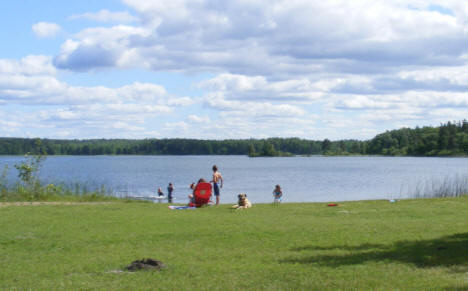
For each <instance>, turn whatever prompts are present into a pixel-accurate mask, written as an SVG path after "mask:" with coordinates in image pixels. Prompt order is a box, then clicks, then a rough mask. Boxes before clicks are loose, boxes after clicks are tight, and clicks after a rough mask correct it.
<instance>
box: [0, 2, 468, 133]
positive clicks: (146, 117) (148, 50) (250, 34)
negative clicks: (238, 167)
mask: <svg viewBox="0 0 468 291" xmlns="http://www.w3.org/2000/svg"><path fill="white" fill-rule="evenodd" d="M0 43H1V45H0V136H3V137H40V138H58V139H89V138H128V139H142V138H197V139H232V138H234V139H243V138H267V137H299V138H305V139H313V140H323V139H325V138H328V139H331V140H339V139H360V140H365V139H370V138H372V137H374V136H375V135H376V134H378V133H382V132H384V131H386V130H391V129H398V128H401V127H415V126H438V125H440V123H445V122H447V121H453V120H462V119H465V118H467V117H468V93H467V92H468V63H467V62H468V1H465V0H443V1H442V0H437V1H435V0H434V1H432V0H426V1H420V0H411V1H405V0H355V1H349V0H328V1H322V0H284V1H283V0H248V1H246V0H237V1H218V0H212V1H210V0H171V1H156V0H99V1H94V0H93V1H91V0H80V1H63V0H22V1H12V0H9V1H4V3H2V9H1V10H0Z"/></svg>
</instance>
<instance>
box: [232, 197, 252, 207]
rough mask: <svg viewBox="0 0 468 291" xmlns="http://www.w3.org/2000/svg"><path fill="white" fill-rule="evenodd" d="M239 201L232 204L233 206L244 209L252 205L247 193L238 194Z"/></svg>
mask: <svg viewBox="0 0 468 291" xmlns="http://www.w3.org/2000/svg"><path fill="white" fill-rule="evenodd" d="M237 198H238V201H237V204H235V205H232V208H235V209H244V208H250V207H252V203H250V201H249V199H247V194H245V193H241V194H239V195H237Z"/></svg>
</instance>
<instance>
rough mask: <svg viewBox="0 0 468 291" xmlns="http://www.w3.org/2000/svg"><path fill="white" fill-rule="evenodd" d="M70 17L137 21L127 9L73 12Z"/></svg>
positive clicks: (101, 20) (124, 21)
mask: <svg viewBox="0 0 468 291" xmlns="http://www.w3.org/2000/svg"><path fill="white" fill-rule="evenodd" d="M70 19H88V20H93V21H98V22H118V23H129V22H135V21H137V18H136V17H135V16H132V15H131V14H130V13H128V11H122V12H111V11H109V10H106V9H103V10H100V11H98V12H95V13H92V12H88V13H83V14H75V15H72V16H70Z"/></svg>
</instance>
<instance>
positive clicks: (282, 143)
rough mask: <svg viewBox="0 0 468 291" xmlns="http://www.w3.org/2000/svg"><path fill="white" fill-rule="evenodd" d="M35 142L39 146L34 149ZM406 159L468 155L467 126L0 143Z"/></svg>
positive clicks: (19, 148) (87, 151)
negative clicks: (370, 134)
mask: <svg viewBox="0 0 468 291" xmlns="http://www.w3.org/2000/svg"><path fill="white" fill-rule="evenodd" d="M38 141H39V145H38ZM29 152H31V153H36V154H43V155H46V154H47V155H246V154H248V155H249V156H278V155H288V154H292V155H319V154H325V155H349V154H351V155H368V154H370V155H393V156H394V155H401V156H406V155H411V156H447V155H467V154H468V122H467V121H466V120H463V121H459V122H448V123H447V124H442V125H441V126H440V127H422V128H419V127H416V128H415V129H410V128H402V129H398V130H392V131H387V132H385V133H382V134H379V135H377V136H376V137H374V138H373V139H371V140H369V141H360V140H339V141H330V140H329V139H325V140H323V141H316V140H305V139H300V138H268V139H237V140H235V139H227V140H199V139H181V138H174V139H143V140H129V139H89V140H58V139H41V140H39V139H27V138H0V155H23V154H26V153H29Z"/></svg>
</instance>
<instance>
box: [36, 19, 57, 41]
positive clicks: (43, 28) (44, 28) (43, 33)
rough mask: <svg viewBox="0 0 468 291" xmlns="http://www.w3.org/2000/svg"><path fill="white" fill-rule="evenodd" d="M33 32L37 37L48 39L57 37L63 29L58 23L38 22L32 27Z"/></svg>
mask: <svg viewBox="0 0 468 291" xmlns="http://www.w3.org/2000/svg"><path fill="white" fill-rule="evenodd" d="M32 30H33V32H34V33H35V34H36V36H38V37H43V38H47V37H54V36H56V35H57V34H58V33H59V32H60V31H61V30H62V28H61V27H60V25H58V24H57V23H51V22H38V23H36V24H34V25H33V26H32Z"/></svg>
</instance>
